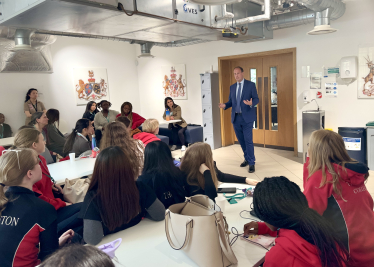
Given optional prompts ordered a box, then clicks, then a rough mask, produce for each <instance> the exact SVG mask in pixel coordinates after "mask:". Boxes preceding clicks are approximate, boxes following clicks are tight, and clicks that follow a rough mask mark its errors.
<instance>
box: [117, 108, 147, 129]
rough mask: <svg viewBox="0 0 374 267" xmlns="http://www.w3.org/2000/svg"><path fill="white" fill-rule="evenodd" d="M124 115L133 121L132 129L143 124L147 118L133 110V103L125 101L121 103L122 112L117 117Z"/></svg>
mask: <svg viewBox="0 0 374 267" xmlns="http://www.w3.org/2000/svg"><path fill="white" fill-rule="evenodd" d="M119 116H124V117H126V118H128V119H129V120H130V122H131V129H133V130H134V129H136V128H138V127H139V126H140V125H142V124H143V122H144V121H145V119H144V118H143V117H142V116H140V115H139V114H137V113H135V112H132V104H131V103H130V102H124V103H123V104H122V105H121V114H118V115H117V117H119Z"/></svg>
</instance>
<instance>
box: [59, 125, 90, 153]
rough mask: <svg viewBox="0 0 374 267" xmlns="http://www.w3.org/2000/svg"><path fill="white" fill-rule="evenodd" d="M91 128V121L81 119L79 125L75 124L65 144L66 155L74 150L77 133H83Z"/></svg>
mask: <svg viewBox="0 0 374 267" xmlns="http://www.w3.org/2000/svg"><path fill="white" fill-rule="evenodd" d="M89 126H90V121H89V120H88V119H79V120H78V121H77V123H76V124H75V128H74V129H73V131H72V132H71V134H70V135H69V137H68V139H67V140H66V142H65V146H64V151H63V152H64V154H65V155H66V154H68V153H69V152H70V151H72V150H73V146H74V142H75V137H76V136H77V133H82V131H83V129H85V128H88V127H89Z"/></svg>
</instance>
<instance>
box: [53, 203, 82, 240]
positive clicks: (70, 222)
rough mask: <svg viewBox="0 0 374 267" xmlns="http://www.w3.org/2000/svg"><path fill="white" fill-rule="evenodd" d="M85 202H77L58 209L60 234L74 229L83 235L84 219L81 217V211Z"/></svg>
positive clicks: (58, 229) (58, 230)
mask: <svg viewBox="0 0 374 267" xmlns="http://www.w3.org/2000/svg"><path fill="white" fill-rule="evenodd" d="M82 204H83V203H81V202H80V203H75V204H72V205H70V206H66V207H63V208H59V209H58V210H57V232H58V236H60V235H62V234H63V233H65V232H66V231H67V230H69V229H72V230H74V232H76V233H78V234H79V235H81V236H83V219H81V218H79V217H78V215H79V212H80V210H81V207H82Z"/></svg>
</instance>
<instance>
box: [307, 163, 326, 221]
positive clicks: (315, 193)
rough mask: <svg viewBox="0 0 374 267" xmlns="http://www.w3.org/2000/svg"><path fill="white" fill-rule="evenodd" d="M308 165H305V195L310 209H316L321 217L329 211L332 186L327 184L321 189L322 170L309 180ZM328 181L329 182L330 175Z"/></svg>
mask: <svg viewBox="0 0 374 267" xmlns="http://www.w3.org/2000/svg"><path fill="white" fill-rule="evenodd" d="M307 163H308V161H307V162H306V163H305V164H304V179H303V180H304V192H303V193H304V195H305V197H306V199H307V200H308V204H309V208H311V209H314V210H315V211H317V212H318V213H319V214H320V215H322V214H323V213H324V212H325V210H326V209H327V202H328V198H329V197H330V196H331V194H332V190H333V187H332V184H331V183H327V184H325V185H324V186H323V187H321V188H320V184H321V180H322V170H318V171H316V172H315V173H313V175H312V176H311V177H310V178H309V179H307V178H308V176H309V173H308V169H307V166H306V165H307ZM326 175H327V180H328V175H329V174H328V173H327V174H326Z"/></svg>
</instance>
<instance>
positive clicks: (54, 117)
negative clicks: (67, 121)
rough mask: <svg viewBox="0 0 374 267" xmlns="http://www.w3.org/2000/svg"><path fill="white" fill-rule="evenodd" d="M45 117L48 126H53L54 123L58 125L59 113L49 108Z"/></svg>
mask: <svg viewBox="0 0 374 267" xmlns="http://www.w3.org/2000/svg"><path fill="white" fill-rule="evenodd" d="M46 115H47V118H48V124H54V123H55V122H57V123H58V125H60V111H58V110H57V109H53V108H51V109H48V110H47V113H46Z"/></svg>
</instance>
